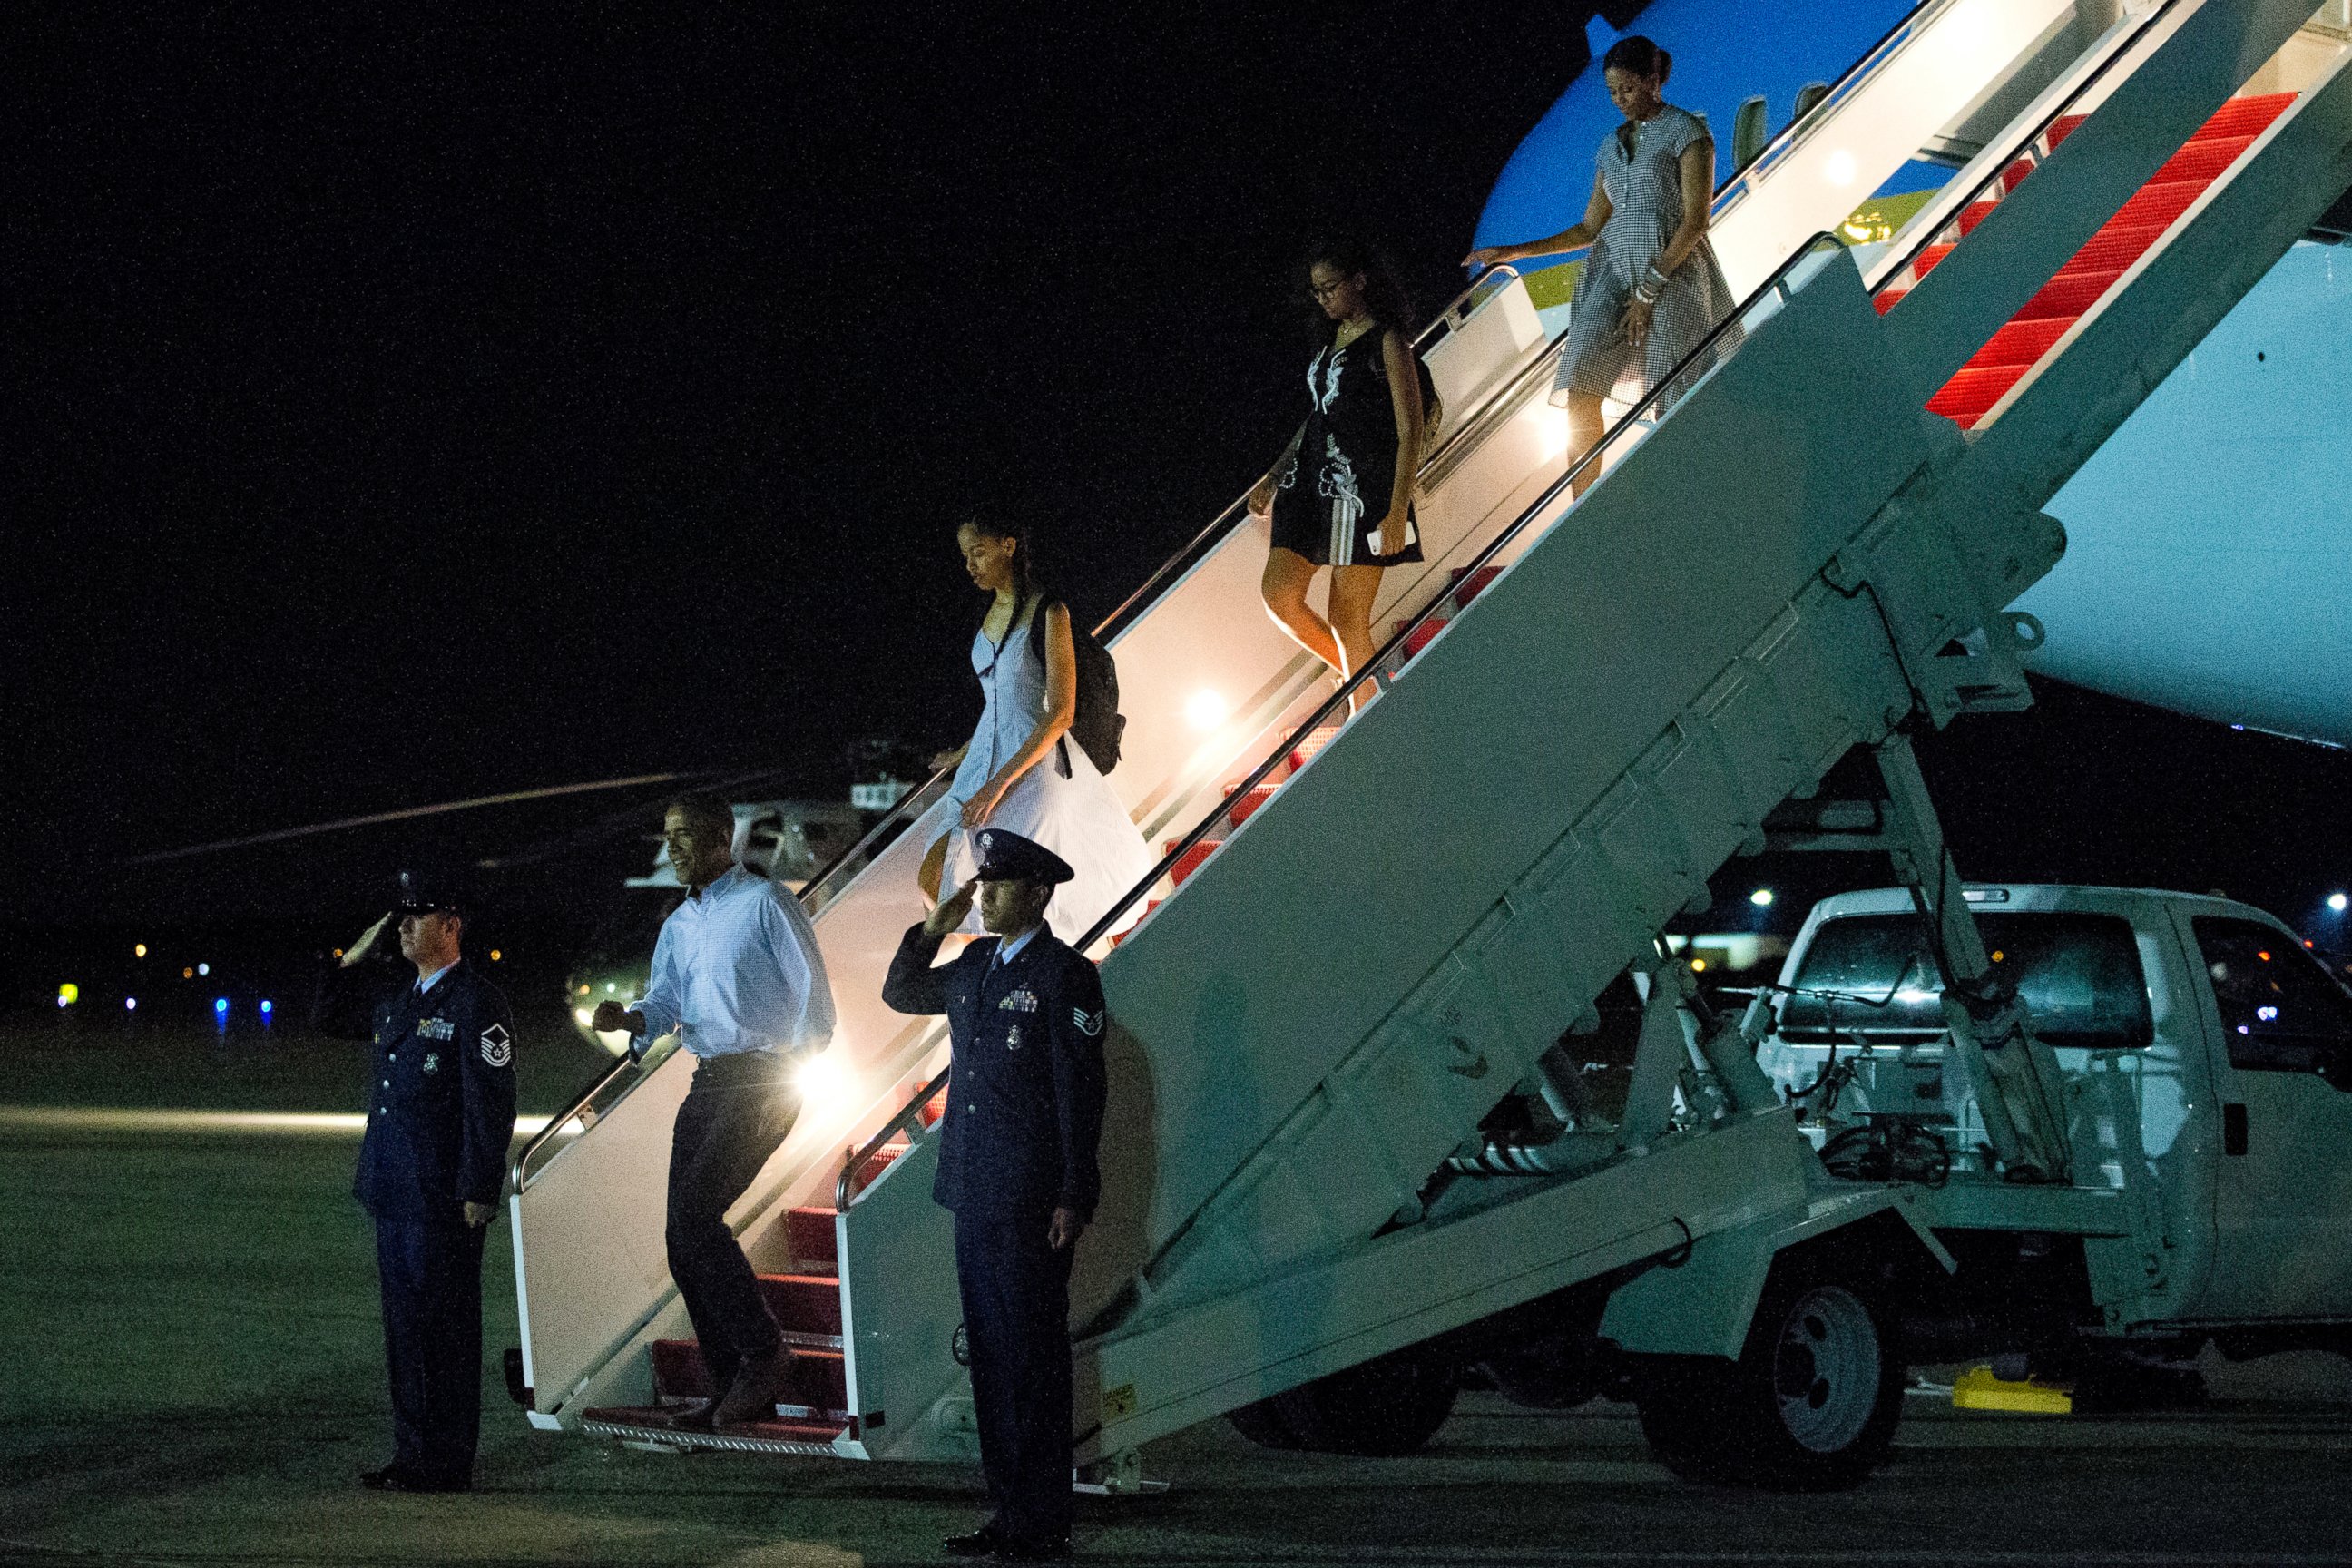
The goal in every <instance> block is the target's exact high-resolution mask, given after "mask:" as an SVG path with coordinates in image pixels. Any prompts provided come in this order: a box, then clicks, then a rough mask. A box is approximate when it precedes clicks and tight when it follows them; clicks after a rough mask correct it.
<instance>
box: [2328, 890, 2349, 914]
mask: <svg viewBox="0 0 2352 1568" xmlns="http://www.w3.org/2000/svg"><path fill="white" fill-rule="evenodd" d="M2345 902H2346V900H2345V897H2344V895H2343V894H2341V893H2330V894H2328V895H2327V907H2328V908H2329V909H2331V910H2335V911H2336V913H2337V914H2339V915H2340V914H2342V913H2343V912H2344V905H2345Z"/></svg>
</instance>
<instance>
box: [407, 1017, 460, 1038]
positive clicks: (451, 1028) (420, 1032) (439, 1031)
mask: <svg viewBox="0 0 2352 1568" xmlns="http://www.w3.org/2000/svg"><path fill="white" fill-rule="evenodd" d="M416 1037H417V1038H418V1039H420V1040H454V1039H456V1038H457V1025H455V1024H453V1023H451V1022H450V1021H449V1020H448V1019H446V1018H425V1019H423V1020H421V1021H419V1022H418V1024H417V1026H416Z"/></svg>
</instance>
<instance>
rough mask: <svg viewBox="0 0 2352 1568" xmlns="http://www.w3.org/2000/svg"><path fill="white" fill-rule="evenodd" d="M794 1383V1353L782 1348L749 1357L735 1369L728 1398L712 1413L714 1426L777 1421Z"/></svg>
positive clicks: (783, 1346) (722, 1400) (711, 1419)
mask: <svg viewBox="0 0 2352 1568" xmlns="http://www.w3.org/2000/svg"><path fill="white" fill-rule="evenodd" d="M792 1380H793V1352H792V1350H791V1348H790V1347H789V1346H785V1345H778V1346H777V1347H776V1348H775V1349H773V1350H772V1351H767V1352H762V1353H761V1354H759V1355H753V1356H745V1357H744V1358H743V1364H742V1365H741V1366H740V1367H738V1368H736V1369H735V1381H734V1382H733V1383H732V1384H730V1385H729V1386H728V1389H727V1396H726V1397H725V1398H723V1399H721V1400H720V1401H719V1405H718V1406H717V1408H715V1409H713V1410H712V1411H711V1413H710V1421H711V1425H713V1426H743V1425H745V1424H746V1423H749V1422H752V1421H773V1420H774V1419H775V1418H776V1400H777V1397H778V1396H779V1395H781V1394H782V1393H783V1391H784V1387H785V1385H786V1384H789V1383H791V1382H792Z"/></svg>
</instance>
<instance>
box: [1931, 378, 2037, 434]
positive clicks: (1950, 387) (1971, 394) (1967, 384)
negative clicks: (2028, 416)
mask: <svg viewBox="0 0 2352 1568" xmlns="http://www.w3.org/2000/svg"><path fill="white" fill-rule="evenodd" d="M2031 368H2032V366H2031V365H2030V364H2002V365H1990V366H1987V367H1984V368H1982V369H1977V368H1973V367H1971V368H1967V369H1963V370H1961V371H1960V372H1959V373H1958V374H1955V375H1954V376H1953V377H1952V379H1951V380H1949V381H1948V382H1946V383H1945V384H1943V385H1942V386H1941V387H1939V388H1937V392H1936V395H1935V396H1933V397H1931V398H1929V399H1928V400H1927V411H1928V412H1929V413H1930V414H1940V415H1942V416H1944V417H1945V418H1947V419H1950V420H1955V421H1957V422H1958V423H1959V424H1961V425H1964V426H1966V425H1974V424H1975V423H1976V422H1977V421H1978V420H1979V419H1981V418H1983V417H1984V416H1985V415H1986V414H1987V413H1988V412H1989V411H1990V409H1991V407H1992V405H1994V404H1996V403H1999V402H2000V400H2001V398H2002V397H2004V396H2005V395H2008V392H2009V389H2010V388H2011V387H2012V386H2015V385H2016V384H2018V383H2019V382H2021V381H2022V380H2023V379H2025V373H2026V372H2027V371H2028V370H2030V369H2031Z"/></svg>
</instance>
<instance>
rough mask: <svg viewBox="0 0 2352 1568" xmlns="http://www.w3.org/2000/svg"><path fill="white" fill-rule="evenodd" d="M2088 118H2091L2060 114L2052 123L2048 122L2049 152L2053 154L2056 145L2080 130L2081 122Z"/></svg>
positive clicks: (2088, 117)
mask: <svg viewBox="0 0 2352 1568" xmlns="http://www.w3.org/2000/svg"><path fill="white" fill-rule="evenodd" d="M2090 118H2091V117H2090V116H2089V115H2087V114H2062V115H2060V116H2059V117H2058V118H2057V119H2055V120H2053V121H2051V122H2050V150H2051V151H2052V152H2053V153H2054V152H2056V151H2057V150H2058V143H2060V142H2063V141H2065V140H2066V138H2067V137H2069V136H2072V135H2073V134H2074V132H2076V131H2078V130H2080V129H2081V128H2082V124H2083V121H2085V120H2088V119H2090Z"/></svg>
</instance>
